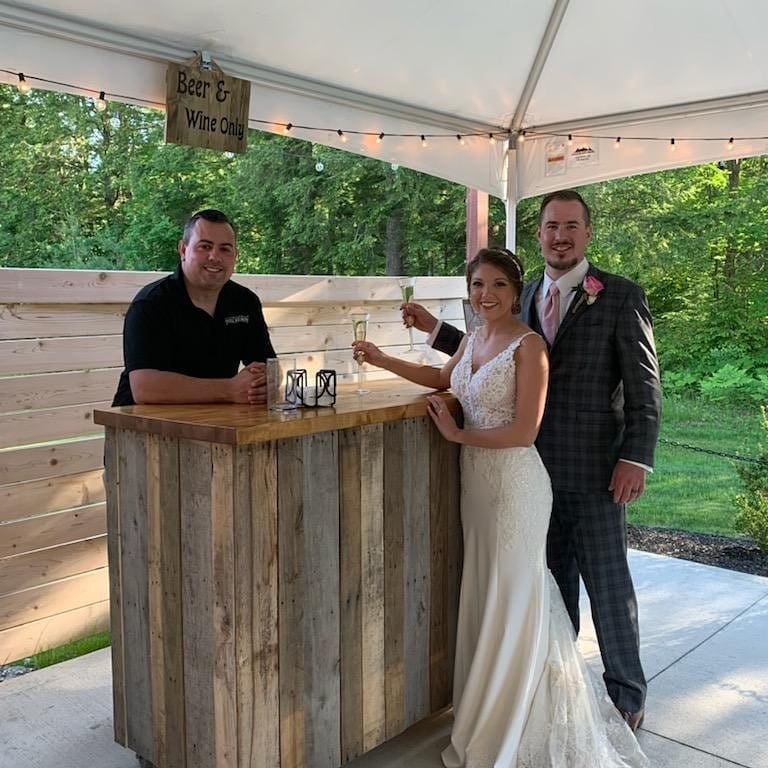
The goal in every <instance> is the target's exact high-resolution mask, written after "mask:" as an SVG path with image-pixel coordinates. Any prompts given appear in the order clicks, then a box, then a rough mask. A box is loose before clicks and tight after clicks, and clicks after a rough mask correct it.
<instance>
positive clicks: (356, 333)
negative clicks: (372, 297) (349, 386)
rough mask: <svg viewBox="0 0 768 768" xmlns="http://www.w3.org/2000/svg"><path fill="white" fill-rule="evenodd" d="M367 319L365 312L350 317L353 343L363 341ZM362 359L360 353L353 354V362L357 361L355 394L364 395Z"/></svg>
mask: <svg viewBox="0 0 768 768" xmlns="http://www.w3.org/2000/svg"><path fill="white" fill-rule="evenodd" d="M368 318H369V315H368V313H367V312H359V313H357V314H354V315H350V316H349V319H350V320H351V321H352V335H353V337H354V340H355V341H365V337H366V334H367V333H368ZM363 358H364V354H363V353H362V352H357V353H356V354H355V360H357V390H356V391H357V394H358V395H365V394H366V393H367V392H368V390H367V389H365V388H364V387H363V384H364V383H365V371H364V370H363Z"/></svg>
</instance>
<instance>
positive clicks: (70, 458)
mask: <svg viewBox="0 0 768 768" xmlns="http://www.w3.org/2000/svg"><path fill="white" fill-rule="evenodd" d="M103 456H104V438H103V437H90V438H84V439H81V438H78V439H76V440H70V441H68V442H63V443H57V444H56V445H42V446H38V447H36V448H19V449H16V450H6V451H0V484H3V485H5V484H6V483H17V482H24V481H25V480H40V479H42V478H44V477H58V476H59V475H74V474H76V473H78V472H87V471H88V470H90V469H98V468H99V467H101V466H102V464H103Z"/></svg>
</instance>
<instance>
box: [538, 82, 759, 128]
mask: <svg viewBox="0 0 768 768" xmlns="http://www.w3.org/2000/svg"><path fill="white" fill-rule="evenodd" d="M761 105H766V106H768V91H758V92H756V93H744V94H740V95H738V96H726V97H724V98H720V99H708V100H706V101H692V102H687V103H684V104H671V105H669V106H666V107H657V108H655V109H643V110H638V111H636V112H621V113H618V114H614V115H602V116H600V117H590V118H585V119H583V120H572V121H569V122H561V123H550V124H548V125H536V126H533V125H532V126H526V128H527V130H530V131H531V132H532V133H545V134H555V135H559V136H563V135H567V134H569V133H571V134H574V135H575V134H577V133H588V132H589V131H595V130H602V129H607V128H610V129H611V130H610V131H607V132H606V135H607V136H613V135H621V136H622V137H625V138H631V135H630V134H627V133H621V134H619V133H616V131H618V130H624V131H626V129H627V128H629V127H630V126H640V125H643V124H644V123H650V122H657V121H659V120H665V119H679V118H686V117H703V116H705V115H710V114H716V113H720V112H727V111H729V110H736V109H743V108H744V107H750V108H751V107H758V106H761ZM765 133H766V136H768V128H766V131H765ZM707 135H709V134H707ZM687 138H695V137H690V136H689V137H687Z"/></svg>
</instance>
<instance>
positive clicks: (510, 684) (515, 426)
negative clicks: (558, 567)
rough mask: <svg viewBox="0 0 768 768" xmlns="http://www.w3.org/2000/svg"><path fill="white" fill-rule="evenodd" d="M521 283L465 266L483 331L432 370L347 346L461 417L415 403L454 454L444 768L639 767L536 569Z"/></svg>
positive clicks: (533, 430) (626, 733)
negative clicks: (449, 396)
mask: <svg viewBox="0 0 768 768" xmlns="http://www.w3.org/2000/svg"><path fill="white" fill-rule="evenodd" d="M522 283H523V269H522V266H521V264H520V262H519V261H518V260H517V259H516V258H513V257H512V256H511V255H510V254H509V252H504V251H496V250H493V249H483V250H481V251H480V252H479V253H478V254H477V255H476V256H475V257H474V258H473V259H472V260H471V261H470V262H469V264H468V265H467V286H468V290H469V299H470V302H471V304H472V306H473V308H474V310H475V312H477V313H478V315H479V316H480V317H481V318H482V319H483V320H484V325H482V326H481V327H480V328H479V329H478V330H477V331H475V332H474V333H472V334H470V335H469V336H467V337H465V338H464V340H463V341H462V343H461V346H460V347H459V349H458V351H457V352H456V354H455V355H454V356H453V357H452V358H451V359H450V360H449V361H448V362H447V363H446V364H445V365H444V366H443V368H442V369H438V368H432V367H429V366H421V365H418V364H415V363H410V362H407V361H405V360H400V359H398V358H394V357H391V356H389V355H385V354H384V353H382V352H381V350H379V349H378V348H377V347H376V346H375V345H373V344H371V343H370V342H356V343H355V344H354V345H353V347H354V353H355V356H356V358H357V359H358V360H360V359H361V358H362V359H363V360H364V361H365V362H368V363H371V364H372V365H376V366H379V367H381V368H385V369H387V370H389V371H392V372H393V373H396V374H397V375H399V376H402V377H403V378H406V379H409V380H410V381H414V382H416V383H418V384H423V385H425V386H428V387H432V388H434V389H447V388H448V387H449V386H450V387H451V389H452V390H453V392H454V394H455V395H456V397H457V398H458V400H459V402H460V403H461V405H462V408H463V411H464V427H463V428H459V427H458V426H457V425H456V422H455V421H454V419H453V417H452V416H451V414H450V413H449V412H448V410H447V409H446V408H445V405H444V404H443V402H442V400H441V399H440V398H439V397H435V396H429V397H427V403H428V406H427V407H428V412H429V414H430V416H431V417H432V420H433V421H434V423H435V425H436V426H437V428H438V429H439V430H440V432H441V434H442V435H443V436H444V437H445V438H446V439H447V440H452V441H454V442H457V443H460V444H461V445H462V451H461V520H462V527H463V534H464V567H463V572H462V581H461V597H460V602H459V620H458V630H457V640H456V659H455V667H454V689H453V708H454V723H453V728H452V731H451V740H450V743H449V744H448V746H447V747H446V748H445V750H444V751H443V753H442V759H443V764H444V765H445V766H446V768H630V767H631V768H641V767H643V768H644V767H646V766H648V765H649V763H648V760H647V758H646V757H645V755H644V754H643V752H642V751H641V750H640V747H639V745H638V744H637V741H636V740H635V737H634V734H633V733H632V732H631V731H630V729H629V727H628V726H627V725H626V723H625V722H624V720H623V718H622V717H621V716H620V715H619V713H618V711H617V710H616V709H615V708H614V706H613V704H612V703H611V701H610V699H609V698H608V696H607V693H606V692H605V691H604V689H603V688H602V684H601V683H597V682H593V680H592V678H591V677H590V673H589V672H588V670H587V668H586V666H585V664H584V661H583V659H582V657H581V655H580V653H579V651H578V648H577V645H576V638H575V635H574V632H573V627H572V625H571V622H570V619H569V618H568V615H567V613H566V610H565V606H564V604H563V601H562V598H561V596H560V592H559V590H558V588H557V585H556V583H555V581H554V578H553V577H552V575H551V574H550V573H549V571H548V569H547V566H546V557H545V543H546V536H547V528H548V525H549V515H550V510H551V506H552V490H551V486H550V481H549V476H548V474H547V471H546V469H545V468H544V465H543V464H542V462H541V459H540V458H539V454H538V453H537V451H536V448H535V447H534V445H533V443H534V440H535V439H536V436H537V434H538V430H539V425H540V423H541V418H542V415H543V412H544V403H545V399H546V392H547V376H548V361H547V352H546V344H545V342H544V341H543V340H542V338H541V337H540V336H539V335H538V334H536V333H534V332H533V331H532V330H531V329H530V328H528V326H526V325H525V324H523V323H522V322H521V321H520V320H518V319H517V317H516V315H517V314H518V313H519V312H520V306H519V302H520V293H521V291H522Z"/></svg>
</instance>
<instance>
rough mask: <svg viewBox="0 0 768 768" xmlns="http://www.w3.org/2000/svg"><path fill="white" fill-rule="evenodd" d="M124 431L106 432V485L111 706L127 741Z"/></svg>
mask: <svg viewBox="0 0 768 768" xmlns="http://www.w3.org/2000/svg"><path fill="white" fill-rule="evenodd" d="M120 441H121V434H120V433H119V432H118V431H117V430H116V429H114V428H112V427H107V428H106V430H105V432H104V487H105V489H106V497H107V554H108V556H109V593H110V625H111V632H112V649H111V650H112V709H113V718H112V722H113V728H114V732H115V741H116V742H117V743H118V744H122V745H123V746H125V745H126V743H127V735H126V734H127V723H126V717H127V714H126V713H127V707H126V702H125V656H124V649H125V637H124V628H123V568H122V562H121V553H122V532H121V527H122V525H121V523H122V510H121V506H120V491H119V488H120V459H119V458H118V457H119V453H120Z"/></svg>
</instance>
